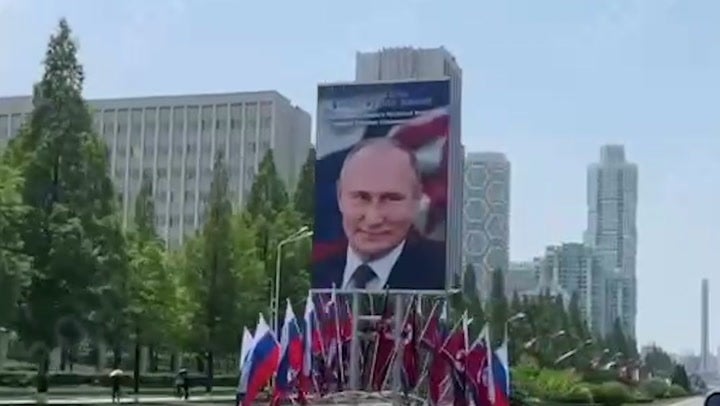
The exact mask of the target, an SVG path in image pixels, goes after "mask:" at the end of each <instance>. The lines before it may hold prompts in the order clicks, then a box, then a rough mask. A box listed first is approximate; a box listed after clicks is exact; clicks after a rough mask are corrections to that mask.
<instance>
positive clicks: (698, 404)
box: [670, 396, 705, 406]
mask: <svg viewBox="0 0 720 406" xmlns="http://www.w3.org/2000/svg"><path fill="white" fill-rule="evenodd" d="M704 403H705V396H693V397H691V398H687V399H683V400H681V401H679V402H675V403H671V404H670V406H703V405H704Z"/></svg>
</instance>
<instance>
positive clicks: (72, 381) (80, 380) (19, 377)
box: [0, 371, 238, 388]
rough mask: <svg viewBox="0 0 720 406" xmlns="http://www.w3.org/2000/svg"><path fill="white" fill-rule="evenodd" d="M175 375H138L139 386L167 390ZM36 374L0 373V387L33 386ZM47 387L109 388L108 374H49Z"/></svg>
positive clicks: (225, 381)
mask: <svg viewBox="0 0 720 406" xmlns="http://www.w3.org/2000/svg"><path fill="white" fill-rule="evenodd" d="M175 377H176V374H173V373H146V374H141V375H140V386H142V387H146V388H147V387H151V388H168V387H174V386H175ZM36 380H37V374H36V373H34V372H27V371H25V372H11V371H3V372H0V386H5V387H12V388H22V387H29V386H35V384H36ZM206 382H207V376H205V375H200V374H189V375H188V383H189V384H190V386H205V383H206ZM237 382H238V377H237V375H215V376H214V378H213V385H214V386H236V385H237ZM121 384H122V385H123V386H132V385H133V377H132V375H123V376H122V377H121ZM48 385H49V386H50V387H53V386H79V385H87V386H103V387H109V386H110V377H109V376H108V374H76V373H55V374H53V373H51V374H49V375H48Z"/></svg>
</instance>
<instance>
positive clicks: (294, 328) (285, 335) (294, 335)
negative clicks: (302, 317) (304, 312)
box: [274, 299, 304, 399]
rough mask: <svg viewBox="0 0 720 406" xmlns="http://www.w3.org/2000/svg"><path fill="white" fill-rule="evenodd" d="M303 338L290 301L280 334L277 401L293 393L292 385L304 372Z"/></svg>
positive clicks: (276, 387)
mask: <svg viewBox="0 0 720 406" xmlns="http://www.w3.org/2000/svg"><path fill="white" fill-rule="evenodd" d="M303 355H304V354H303V337H302V333H301V332H300V327H299V326H298V323H297V319H296V318H295V312H293V309H292V305H290V299H288V301H287V306H286V307H285V323H284V324H283V327H282V331H281V333H280V364H279V365H278V370H277V380H276V382H275V394H274V397H276V398H277V399H284V398H286V397H287V396H288V395H290V392H292V385H293V383H296V379H297V377H298V376H299V374H300V372H301V371H302V366H303Z"/></svg>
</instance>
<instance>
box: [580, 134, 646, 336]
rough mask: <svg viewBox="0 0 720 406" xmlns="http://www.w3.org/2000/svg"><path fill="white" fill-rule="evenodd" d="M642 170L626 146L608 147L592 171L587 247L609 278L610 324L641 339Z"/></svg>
mask: <svg viewBox="0 0 720 406" xmlns="http://www.w3.org/2000/svg"><path fill="white" fill-rule="evenodd" d="M637 200H638V169H637V166H636V165H635V164H633V163H630V162H628V161H626V159H625V149H624V147H623V146H622V145H605V146H603V147H602V148H601V150H600V162H597V163H593V164H591V165H590V166H589V167H588V173H587V203H588V225H587V229H586V232H585V244H587V245H588V246H589V247H591V248H592V249H593V252H594V254H595V255H596V257H597V259H598V261H599V264H600V267H601V268H602V270H603V272H604V275H605V277H606V283H607V285H606V286H607V292H606V298H607V302H606V314H605V317H606V321H605V324H607V325H612V323H613V322H614V321H615V320H616V319H619V320H620V321H621V323H622V326H623V330H624V331H625V332H626V333H628V334H629V335H631V336H633V337H634V336H635V322H636V317H637V277H636V269H635V268H636V266H635V264H636V256H637V226H636V223H637Z"/></svg>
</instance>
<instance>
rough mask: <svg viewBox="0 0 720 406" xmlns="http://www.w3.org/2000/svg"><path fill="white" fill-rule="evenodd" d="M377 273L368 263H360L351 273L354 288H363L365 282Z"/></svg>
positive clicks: (373, 277)
mask: <svg viewBox="0 0 720 406" xmlns="http://www.w3.org/2000/svg"><path fill="white" fill-rule="evenodd" d="M376 277H377V274H376V273H375V271H373V269H372V268H370V266H369V265H368V264H362V265H360V266H359V267H357V269H356V270H355V273H353V282H355V288H356V289H365V288H366V287H367V284H368V283H369V282H370V281H371V280H373V279H375V278H376Z"/></svg>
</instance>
